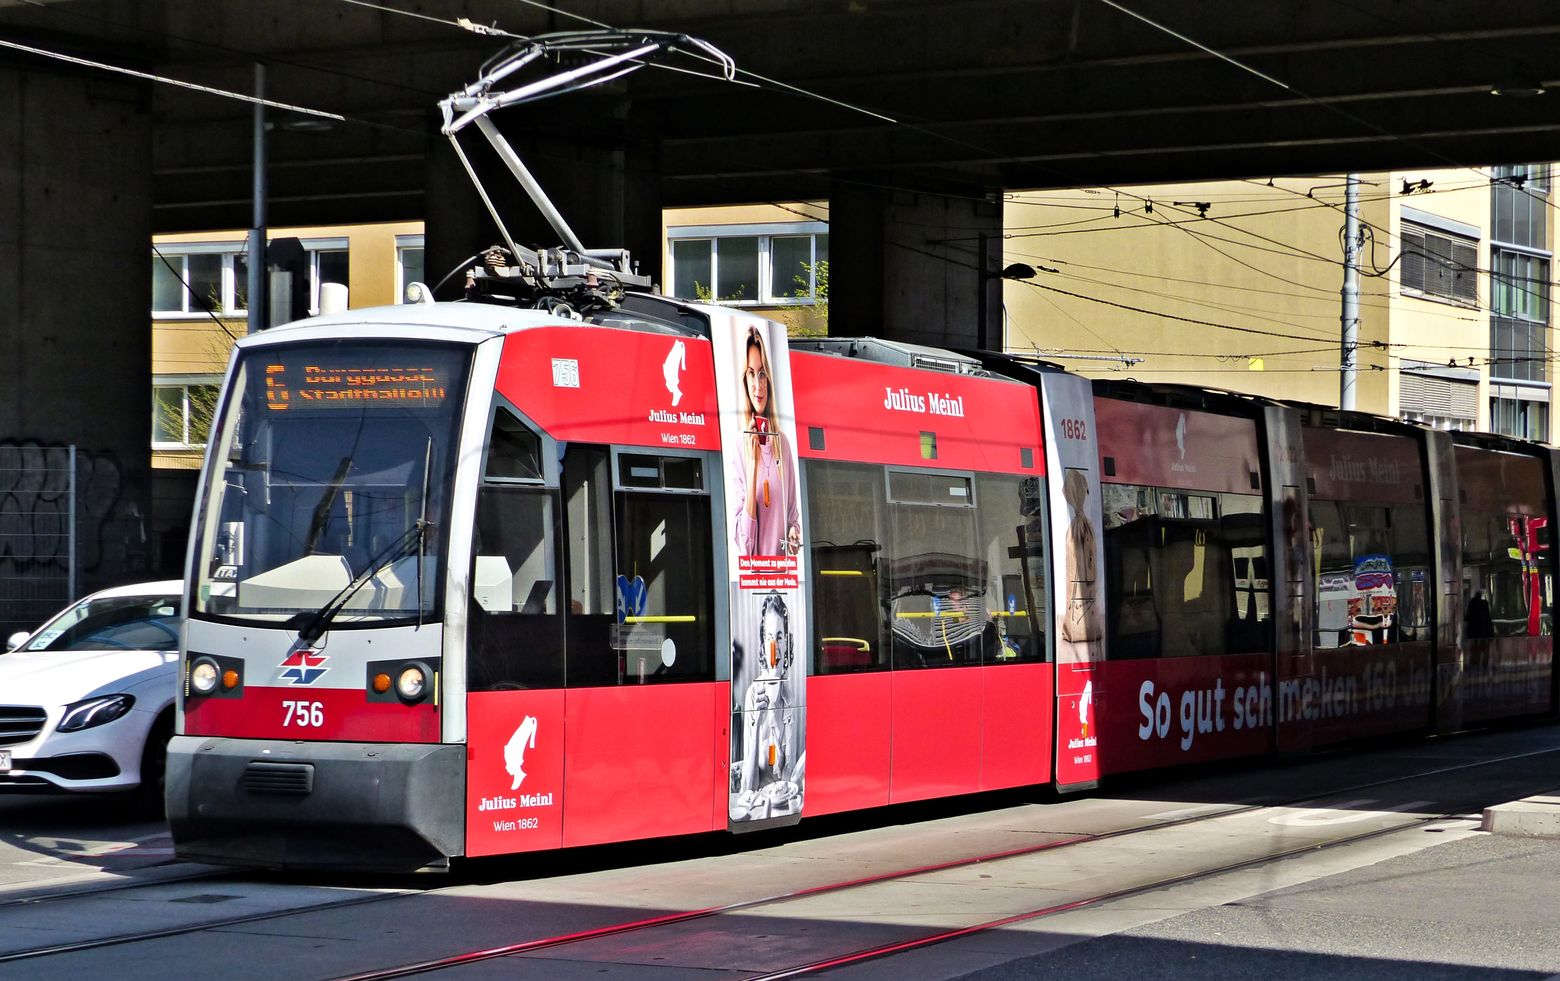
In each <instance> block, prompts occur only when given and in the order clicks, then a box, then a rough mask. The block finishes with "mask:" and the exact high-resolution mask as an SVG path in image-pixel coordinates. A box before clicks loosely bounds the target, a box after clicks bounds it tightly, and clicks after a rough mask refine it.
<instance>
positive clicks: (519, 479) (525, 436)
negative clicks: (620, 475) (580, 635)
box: [467, 407, 563, 691]
mask: <svg viewBox="0 0 1560 981" xmlns="http://www.w3.org/2000/svg"><path fill="white" fill-rule="evenodd" d="M556 497H557V495H556V493H555V492H554V491H552V490H549V489H548V488H546V487H544V486H543V485H542V471H541V437H539V436H538V435H537V434H536V433H535V432H533V431H532V430H531V429H530V428H529V427H528V426H526V424H525V423H524V422H522V421H520V419H519V418H517V417H516V416H515V415H514V414H513V413H512V412H510V411H509V410H508V409H507V408H504V407H499V408H498V409H497V410H495V411H494V414H493V425H492V428H491V429H490V430H489V432H488V442H487V460H486V462H485V463H484V465H483V475H482V485H481V487H480V488H479V489H478V490H477V511H476V522H475V530H474V533H473V541H472V550H471V552H472V556H473V558H472V569H471V603H470V606H469V610H470V614H469V621H468V623H469V626H468V641H469V646H468V652H467V687H468V688H469V689H470V690H471V691H492V690H499V689H508V688H556V687H559V686H561V685H562V684H563V619H562V617H560V616H559V612H558V599H557V597H558V525H557V517H556V516H557V499H556Z"/></svg>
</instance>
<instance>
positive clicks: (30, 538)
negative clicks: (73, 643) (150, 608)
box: [0, 439, 147, 629]
mask: <svg viewBox="0 0 1560 981" xmlns="http://www.w3.org/2000/svg"><path fill="white" fill-rule="evenodd" d="M74 477H75V481H74V484H75V486H74V492H75V498H74V501H73V500H72V496H71V495H72V480H71V478H72V471H71V451H70V447H69V446H66V445H63V444H50V443H43V442H40V441H38V440H27V439H4V440H0V625H4V626H5V627H6V628H7V629H10V628H11V627H13V626H14V627H30V626H36V625H37V623H38V622H39V621H40V620H41V619H42V618H43V617H46V616H48V615H49V614H51V613H53V612H55V611H56V610H57V609H59V607H60V606H61V605H63V603H64V602H68V601H69V600H71V599H74V597H72V596H70V595H69V592H70V583H71V582H72V579H73V578H74V581H75V582H76V583H77V584H78V586H81V587H85V586H88V585H90V584H91V583H92V582H93V581H108V580H111V579H120V578H123V577H124V576H125V574H126V573H128V572H129V571H130V570H132V569H137V568H142V567H144V565H145V558H146V542H147V531H146V522H145V520H144V516H143V512H142V508H141V506H140V505H139V503H138V501H137V500H136V499H135V497H136V495H133V494H131V493H128V481H127V476H126V473H125V470H124V467H123V466H122V465H121V463H120V461H119V459H118V456H117V455H116V454H114V453H112V452H101V451H88V450H80V449H78V450H77V451H76V455H75V472H74ZM73 511H74V514H75V519H76V543H75V550H74V555H72V549H71V541H70V534H71V514H72V512H73ZM72 562H74V577H73V576H72V572H73V569H72Z"/></svg>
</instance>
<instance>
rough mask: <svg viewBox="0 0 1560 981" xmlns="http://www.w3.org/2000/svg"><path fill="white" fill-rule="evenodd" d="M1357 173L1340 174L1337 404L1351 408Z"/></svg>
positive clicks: (1357, 280)
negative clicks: (1340, 309)
mask: <svg viewBox="0 0 1560 981" xmlns="http://www.w3.org/2000/svg"><path fill="white" fill-rule="evenodd" d="M1359 181H1360V176H1359V175H1358V174H1349V175H1347V176H1346V177H1345V178H1344V192H1343V214H1344V222H1343V315H1342V318H1341V319H1342V321H1343V352H1342V353H1343V358H1342V361H1341V375H1340V377H1339V379H1338V408H1340V409H1342V410H1343V411H1345V412H1352V411H1353V410H1354V375H1355V355H1356V352H1357V350H1358V348H1359V331H1360V197H1359Z"/></svg>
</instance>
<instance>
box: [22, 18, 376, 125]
mask: <svg viewBox="0 0 1560 981" xmlns="http://www.w3.org/2000/svg"><path fill="white" fill-rule="evenodd" d="M0 48H9V49H11V50H13V51H21V52H24V53H26V54H31V55H37V56H38V57H40V58H50V59H53V60H55V61H63V62H66V63H68V64H72V65H78V66H80V67H83V68H95V69H97V70H99V71H106V72H111V73H113V74H116V75H126V76H129V77H131V78H139V79H143V80H145V81H149V82H156V83H158V84H159V85H172V86H174V87H176V88H181V89H190V90H192V91H195V92H203V93H205V94H207V95H215V96H220V97H222V98H224V99H237V100H238V101H240V102H248V103H250V104H252V105H261V106H265V107H266V108H268V109H282V110H285V111H287V112H296V113H302V114H303V115H306V116H317V117H319V118H321V119H330V120H334V121H336V122H345V121H346V118H347V117H345V116H343V115H341V114H340V113H334V112H326V111H325V110H323V109H311V108H309V107H308V106H300V105H294V104H293V103H290V102H276V101H274V100H272V99H262V98H259V97H258V96H253V95H247V94H245V93H243V92H232V91H229V90H227V89H219V88H214V87H212V86H210V85H200V84H197V83H195V82H186V81H184V80H183V79H178V78H169V77H168V76H166V75H154V74H152V73H151V72H143V71H137V70H136V69H134V68H124V67H122V66H119V65H110V64H107V63H106V62H101V61H93V60H91V59H90V58H78V57H77V56H75V55H68V54H64V53H63V52H59V51H50V50H48V49H47V48H38V47H34V46H33V45H30V44H18V43H17V42H15V41H7V40H4V39H0Z"/></svg>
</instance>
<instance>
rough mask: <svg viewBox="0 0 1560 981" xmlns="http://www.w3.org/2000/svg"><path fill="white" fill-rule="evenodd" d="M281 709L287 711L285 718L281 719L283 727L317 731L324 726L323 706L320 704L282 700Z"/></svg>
mask: <svg viewBox="0 0 1560 981" xmlns="http://www.w3.org/2000/svg"><path fill="white" fill-rule="evenodd" d="M282 708H284V709H286V710H287V715H286V717H285V718H283V719H282V725H284V726H299V727H300V728H304V729H318V728H319V727H320V726H322V725H324V724H325V706H324V705H323V704H322V703H320V702H305V701H302V700H301V699H300V700H294V699H283V700H282Z"/></svg>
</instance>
